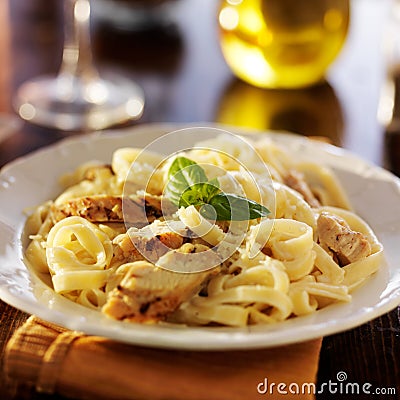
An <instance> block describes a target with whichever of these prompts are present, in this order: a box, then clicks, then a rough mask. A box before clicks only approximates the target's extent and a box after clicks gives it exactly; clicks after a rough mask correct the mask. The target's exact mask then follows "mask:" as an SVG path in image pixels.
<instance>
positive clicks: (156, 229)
mask: <svg viewBox="0 0 400 400" xmlns="http://www.w3.org/2000/svg"><path fill="white" fill-rule="evenodd" d="M192 236H193V232H191V231H190V230H189V228H187V227H186V226H185V225H184V224H182V223H181V222H180V221H168V222H160V221H158V220H157V221H155V222H153V223H152V224H150V225H147V226H145V227H144V228H141V229H138V228H130V229H129V230H128V231H127V233H124V234H121V235H119V236H117V237H116V238H115V239H114V244H115V245H116V247H115V249H114V257H115V258H116V259H117V260H119V261H123V262H124V263H127V262H133V261H137V260H143V259H147V260H149V261H151V262H154V263H155V262H156V261H157V260H158V259H159V258H160V257H161V256H162V255H164V254H165V253H167V252H168V251H169V250H171V249H178V248H179V247H181V246H182V245H183V244H184V243H185V242H186V241H187V239H188V238H190V237H192Z"/></svg>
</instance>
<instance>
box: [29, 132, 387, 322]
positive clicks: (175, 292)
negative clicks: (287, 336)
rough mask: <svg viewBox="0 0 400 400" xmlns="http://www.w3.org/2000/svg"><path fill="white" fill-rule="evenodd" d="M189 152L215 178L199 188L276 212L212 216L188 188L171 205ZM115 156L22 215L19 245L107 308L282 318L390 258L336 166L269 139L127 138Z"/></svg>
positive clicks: (59, 288)
mask: <svg viewBox="0 0 400 400" xmlns="http://www.w3.org/2000/svg"><path fill="white" fill-rule="evenodd" d="M243 143H247V145H244V144H243ZM181 156H184V157H186V159H189V160H191V161H190V163H191V164H190V165H192V166H193V165H200V166H202V168H203V171H204V174H205V175H204V174H203V173H202V174H200V175H199V176H206V177H207V179H208V181H209V182H211V183H213V185H214V186H215V187H214V188H213V189H210V187H206V186H201V185H203V183H204V182H200V183H199V184H198V185H197V186H196V185H195V186H196V190H203V191H204V190H212V191H213V192H212V193H213V194H212V195H214V194H215V193H217V192H218V193H223V194H224V193H229V194H230V195H232V196H236V197H234V198H235V199H237V198H238V197H239V200H240V199H243V198H244V199H245V201H252V202H255V203H252V204H256V205H257V204H258V205H260V206H263V207H266V208H267V209H268V210H269V211H270V214H268V215H263V216H261V217H258V216H257V215H256V216H255V217H251V218H250V217H249V218H247V219H244V220H243V219H238V220H232V221H230V220H229V219H223V218H220V217H219V218H214V219H213V218H211V217H209V216H208V214H206V213H205V212H204V210H202V209H201V207H202V204H203V203H201V201H199V200H198V199H197V200H196V199H195V198H194V200H193V195H191V196H192V197H186V198H185V199H186V200H185V201H186V202H187V201H188V200H187V199H189V200H190V201H192V203H191V204H190V205H188V204H186V203H185V202H183V203H179V204H178V203H176V202H175V203H174V202H173V201H172V198H169V197H168V195H166V193H170V191H169V190H170V189H169V188H168V185H169V182H170V179H171V176H170V175H169V174H170V171H171V168H172V167H171V165H173V161H174V160H176V159H177V158H178V157H181ZM110 161H111V164H110V165H104V164H103V163H99V162H94V161H91V162H88V163H85V164H84V165H82V166H79V167H78V168H77V170H76V171H74V172H71V173H70V174H68V175H67V176H65V177H63V182H64V184H65V188H64V190H63V191H62V192H61V193H60V195H59V196H58V197H57V198H56V199H53V200H49V201H47V202H46V203H44V204H42V205H40V206H39V207H37V208H36V209H35V211H34V212H33V213H32V215H30V217H29V218H28V220H27V224H26V231H27V233H28V234H29V237H30V243H29V245H28V246H27V248H26V251H25V256H26V258H27V260H28V262H29V263H30V264H31V265H32V267H33V268H35V270H36V271H37V273H39V274H46V275H50V277H51V280H52V284H53V288H54V290H55V291H56V292H57V293H60V294H61V295H63V296H65V297H67V298H68V299H70V300H71V301H74V302H76V303H78V304H81V305H82V306H85V307H91V308H94V309H97V310H99V312H103V313H105V314H106V315H108V316H109V317H111V318H114V319H118V320H123V321H127V322H139V323H156V322H165V321H166V322H171V323H180V324H186V325H223V326H246V325H252V324H270V323H278V322H280V321H285V320H287V319H290V318H297V317H300V316H303V315H307V314H311V313H314V312H317V311H318V310H320V309H322V308H325V307H327V306H329V305H331V304H333V303H340V302H350V301H351V299H352V292H353V291H354V290H356V289H357V288H358V287H359V286H360V285H361V284H362V283H364V282H365V281H366V280H367V279H368V278H369V277H370V276H371V275H372V274H374V273H375V272H376V271H377V270H378V269H379V267H380V265H381V263H382V255H383V247H382V245H381V244H380V242H379V240H378V239H377V237H376V236H375V234H374V232H373V231H372V229H371V228H370V227H369V226H368V224H367V223H366V222H365V221H364V220H363V219H362V218H360V217H359V216H357V215H356V214H355V213H354V212H353V211H352V209H351V205H350V203H349V201H348V199H347V197H346V194H345V192H344V191H343V189H342V187H341V184H340V182H339V181H338V180H337V178H336V177H335V175H334V174H333V173H332V171H331V170H330V169H329V168H328V167H326V166H323V165H319V164H316V163H313V162H312V161H311V160H310V161H306V162H305V161H303V160H302V161H296V156H295V155H294V154H289V152H288V151H287V150H286V149H284V148H283V147H281V146H279V145H278V144H277V143H275V142H274V141H273V140H272V139H271V138H269V137H267V138H263V139H261V140H258V141H250V140H248V139H246V141H243V140H242V139H241V141H239V142H238V141H237V140H231V139H230V137H229V136H220V137H217V138H215V139H213V140H208V141H204V142H200V143H198V144H196V145H195V146H194V149H193V150H189V151H186V152H185V153H182V154H174V155H173V156H172V157H169V158H168V157H167V158H166V157H164V156H163V155H161V154H156V153H153V152H146V151H142V150H141V149H136V148H121V149H118V150H117V151H115V152H114V154H113V156H112V159H111V160H110ZM192 168H194V167H192ZM196 171H197V173H198V170H196ZM185 173H186V172H185ZM190 173H191V170H190V171H189V172H187V175H185V176H189V177H190ZM176 179H178V178H176ZM180 179H182V177H180ZM206 183H207V182H206ZM199 188H200V189H199ZM214 192H215V193H214ZM182 193H183V191H182ZM182 193H181V195H182V196H184V194H182ZM187 196H189V195H187ZM203 196H204V195H203ZM210 196H211V195H210ZM210 198H211V197H210ZM246 199H247V200H246ZM196 201H197V202H196ZM210 204H211V203H210ZM240 204H242V203H240ZM243 204H246V203H243ZM203 205H204V204H203ZM224 207H225V206H224ZM217 208H218V207H217ZM217 211H218V210H217ZM239 211H240V212H242V211H243V210H239ZM220 212H222V214H223V212H226V210H225V209H223V210H222V211H221V210H220ZM216 215H217V216H218V212H217V214H216ZM232 215H233V214H232ZM240 215H241V214H240ZM143 216H144V217H145V220H144V219H143Z"/></svg>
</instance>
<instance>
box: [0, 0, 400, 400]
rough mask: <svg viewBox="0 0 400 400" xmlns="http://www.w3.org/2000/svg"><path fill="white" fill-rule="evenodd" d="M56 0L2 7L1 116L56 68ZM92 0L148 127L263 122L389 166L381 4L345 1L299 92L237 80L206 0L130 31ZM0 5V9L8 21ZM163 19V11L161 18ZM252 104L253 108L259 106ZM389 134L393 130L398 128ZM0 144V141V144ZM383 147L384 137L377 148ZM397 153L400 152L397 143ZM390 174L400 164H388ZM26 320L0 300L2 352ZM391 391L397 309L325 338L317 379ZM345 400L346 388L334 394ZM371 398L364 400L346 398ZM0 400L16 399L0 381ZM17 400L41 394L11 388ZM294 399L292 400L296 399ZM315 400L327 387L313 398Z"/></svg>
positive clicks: (31, 135) (101, 49)
mask: <svg viewBox="0 0 400 400" xmlns="http://www.w3.org/2000/svg"><path fill="white" fill-rule="evenodd" d="M61 3H62V2H61V0H60V1H57V2H56V1H53V2H50V1H48V0H29V1H26V0H9V2H8V3H7V1H6V0H2V1H1V2H0V16H1V18H2V24H1V27H0V29H1V30H2V32H1V33H0V35H1V38H2V39H0V68H1V71H0V107H1V109H0V112H4V113H12V110H11V99H12V96H13V93H14V92H15V90H16V88H17V87H18V85H19V84H20V83H21V82H23V81H24V80H25V79H27V78H30V77H33V76H36V75H38V74H42V73H54V72H55V71H56V70H57V68H58V66H59V63H60V57H61V46H62V29H61V26H62V12H61V11H62V8H61ZM100 6H101V2H100V1H99V2H98V3H96V1H93V9H94V13H93V26H92V28H93V29H92V42H93V48H94V52H95V59H96V63H97V65H98V66H99V68H100V69H101V70H103V69H105V68H110V67H112V68H116V69H118V70H119V71H120V72H121V73H124V74H126V75H128V76H131V77H132V78H133V79H135V80H137V81H138V82H139V83H140V84H141V85H142V87H143V88H144V91H145V94H146V106H145V112H144V115H143V117H142V119H141V120H140V121H138V122H136V123H137V124H138V123H140V124H142V123H147V122H199V123H201V122H204V121H215V122H223V123H229V124H237V125H242V126H249V127H255V128H265V129H288V130H291V131H295V132H298V133H300V134H304V135H320V136H326V137H328V138H329V139H330V140H331V141H333V143H335V144H338V145H341V146H343V147H345V148H347V149H350V150H352V151H353V152H355V153H357V154H359V155H360V156H362V157H364V158H366V159H368V160H369V161H371V162H373V163H376V164H378V165H383V166H385V167H387V168H393V169H394V168H396V166H397V165H399V162H398V161H397V162H396V159H395V158H394V157H395V156H396V153H397V154H398V153H399V152H398V151H396V148H395V146H396V144H397V147H398V144H399V143H400V141H399V140H397V139H396V136H390V137H389V140H385V133H384V129H383V128H382V126H381V125H380V124H379V122H378V119H377V110H378V103H379V96H380V90H381V87H382V84H383V81H384V79H385V65H386V63H385V57H384V54H383V49H384V46H383V44H382V43H383V41H384V28H385V27H387V26H388V18H390V15H391V13H390V12H388V1H385V0H354V1H353V3H352V7H353V9H352V24H351V30H350V34H349V37H348V41H347V43H346V46H345V47H344V49H343V51H342V53H341V54H340V56H339V58H338V59H337V61H336V63H335V64H334V66H333V67H332V69H331V70H330V71H329V74H328V75H327V82H326V83H324V84H322V85H319V86H316V87H312V88H308V89H304V90H296V91H279V90H275V91H268V90H261V89H256V88H254V87H251V86H249V85H247V84H245V83H243V82H240V81H238V80H236V79H235V78H234V77H233V76H232V74H231V72H230V71H229V69H228V68H227V66H226V64H225V63H224V60H223V57H222V55H221V53H220V49H219V45H218V32H217V28H216V22H215V21H216V19H215V15H216V6H217V2H216V1H215V0H175V1H172V2H171V4H170V7H171V9H170V11H171V12H170V14H169V15H166V14H165V13H163V15H162V18H160V20H159V21H157V23H156V24H154V25H152V26H151V29H150V27H149V26H148V27H147V28H148V29H146V30H144V29H142V30H137V29H133V27H129V25H128V26H127V25H126V24H124V25H122V26H119V24H118V22H116V21H115V20H111V19H110V18H107V17H105V16H104V15H102V10H101V7H100ZM7 7H8V8H9V10H8V12H9V14H8V16H5V14H4V13H5V12H7ZM166 17H168V18H166ZM254 110H259V111H258V112H257V113H255V112H254ZM395 135H396V132H395ZM64 136H65V134H64V133H62V132H55V131H52V130H50V129H44V128H39V127H35V126H33V125H30V124H27V123H22V124H21V125H20V126H19V127H18V129H16V130H15V131H14V132H13V133H12V134H11V135H10V136H8V138H6V139H5V140H3V141H0V166H1V165H4V164H5V163H7V162H8V161H10V160H12V159H14V158H16V157H18V156H21V155H24V154H26V153H28V152H30V151H32V150H34V149H36V148H39V147H42V146H45V145H47V144H50V143H52V142H55V141H57V140H59V139H60V138H62V137H64ZM0 140H1V139H0ZM385 143H390V145H389V146H385ZM398 148H400V147H398ZM396 172H398V171H396ZM26 318H27V315H26V314H24V313H23V312H21V311H18V310H16V309H15V308H13V307H11V306H9V305H7V304H5V303H3V302H1V301H0V354H2V353H3V349H4V346H5V344H6V342H7V340H8V339H9V338H10V336H11V335H12V333H13V332H14V330H15V329H16V328H17V327H18V326H20V325H21V324H22V323H23V322H24V320H25V319H26ZM340 371H343V372H345V373H346V374H347V376H348V380H347V381H348V382H357V383H359V384H360V385H361V384H363V383H366V382H369V383H371V384H372V385H373V386H372V389H375V388H396V390H397V396H396V395H381V396H373V397H374V398H384V399H392V398H393V399H395V398H400V320H399V311H398V309H395V310H393V311H392V312H390V313H388V314H386V315H383V316H382V317H380V318H377V319H375V320H373V321H371V322H369V323H367V324H364V325H362V326H360V327H358V328H356V329H352V330H350V331H347V332H344V333H340V334H336V335H333V336H329V337H325V338H324V341H323V347H322V352H321V360H320V366H319V374H318V380H319V383H323V382H329V380H331V381H336V376H337V373H339V372H340ZM332 396H334V397H335V398H337V397H340V398H346V397H347V396H345V395H339V394H336V395H332ZM354 397H356V398H360V399H361V398H370V397H371V396H362V395H358V396H354ZM0 398H1V399H7V398H13V396H12V394H10V393H8V394H7V393H6V388H5V383H4V381H0ZM14 398H47V396H40V395H38V394H34V393H33V392H31V391H29V390H20V391H19V392H18V394H17V395H14ZM299 398H300V397H299ZM317 398H319V399H325V398H328V396H327V394H326V393H324V394H322V395H317Z"/></svg>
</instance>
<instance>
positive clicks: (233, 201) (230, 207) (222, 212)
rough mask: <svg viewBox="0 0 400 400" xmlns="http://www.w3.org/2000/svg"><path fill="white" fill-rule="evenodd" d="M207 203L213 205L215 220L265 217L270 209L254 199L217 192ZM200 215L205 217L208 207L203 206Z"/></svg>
mask: <svg viewBox="0 0 400 400" xmlns="http://www.w3.org/2000/svg"><path fill="white" fill-rule="evenodd" d="M209 204H210V205H211V206H213V207H214V210H215V213H216V215H217V221H246V220H251V219H256V218H261V217H266V216H267V215H268V214H269V213H270V211H269V210H268V209H267V208H266V207H264V206H263V205H261V204H258V203H257V202H256V201H253V200H249V199H246V198H245V197H242V196H238V195H236V194H226V193H218V194H216V195H215V196H214V197H212V198H211V199H210V201H209ZM203 209H204V210H202V215H203V217H204V218H207V215H208V214H209V209H208V208H206V207H203Z"/></svg>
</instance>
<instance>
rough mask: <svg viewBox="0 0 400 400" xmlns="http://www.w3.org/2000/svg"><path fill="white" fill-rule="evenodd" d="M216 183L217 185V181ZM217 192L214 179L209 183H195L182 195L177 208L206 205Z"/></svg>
mask: <svg viewBox="0 0 400 400" xmlns="http://www.w3.org/2000/svg"><path fill="white" fill-rule="evenodd" d="M216 182H217V185H218V180H216ZM219 191H220V189H219V187H218V186H216V185H214V179H213V180H211V181H210V182H205V183H197V184H195V185H193V186H191V187H189V188H188V189H186V190H185V191H184V192H183V193H182V195H181V197H180V199H179V204H178V205H179V207H189V206H190V205H193V206H200V205H203V204H205V203H208V202H209V201H210V200H211V199H212V198H213V197H214V196H215V195H216V194H217V193H218V192H219Z"/></svg>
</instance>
